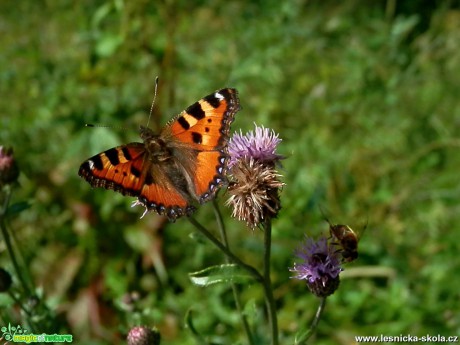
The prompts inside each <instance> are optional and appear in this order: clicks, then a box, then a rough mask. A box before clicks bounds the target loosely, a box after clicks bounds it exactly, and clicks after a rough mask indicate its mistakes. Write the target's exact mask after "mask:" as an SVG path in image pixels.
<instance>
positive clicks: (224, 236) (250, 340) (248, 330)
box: [212, 200, 254, 345]
mask: <svg viewBox="0 0 460 345" xmlns="http://www.w3.org/2000/svg"><path fill="white" fill-rule="evenodd" d="M212 204H213V208H214V214H215V216H216V220H217V227H218V228H219V231H220V237H221V241H222V242H223V243H224V245H225V247H227V249H229V250H230V246H229V243H228V238H227V231H226V229H225V223H224V222H223V219H222V214H221V213H220V209H219V205H218V204H217V202H216V201H215V200H213V202H212ZM225 261H226V262H227V263H231V260H230V259H229V257H228V256H225ZM230 286H231V288H232V292H233V299H234V300H235V305H236V309H237V310H238V313H239V314H240V318H241V323H242V324H243V328H244V331H245V333H246V337H247V339H248V343H249V344H251V345H253V344H254V337H253V335H252V332H251V328H250V327H249V323H248V319H247V318H246V315H245V314H244V311H243V308H242V306H241V301H240V295H239V292H238V287H237V286H236V284H235V283H233V282H231V283H230Z"/></svg>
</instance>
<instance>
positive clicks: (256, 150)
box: [228, 124, 283, 168]
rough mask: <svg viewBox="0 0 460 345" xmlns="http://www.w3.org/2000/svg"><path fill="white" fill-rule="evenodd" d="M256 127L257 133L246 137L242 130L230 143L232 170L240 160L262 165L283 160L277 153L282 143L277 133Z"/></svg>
mask: <svg viewBox="0 0 460 345" xmlns="http://www.w3.org/2000/svg"><path fill="white" fill-rule="evenodd" d="M254 125H255V131H254V132H253V131H250V132H248V133H247V134H246V135H243V133H242V132H241V130H240V133H239V134H238V133H235V134H234V135H233V136H232V137H231V138H230V141H229V143H228V153H229V155H230V160H229V162H228V166H229V167H230V168H231V167H232V166H233V165H235V164H236V163H237V162H238V161H239V160H241V159H244V158H247V159H250V158H252V159H254V160H255V161H258V162H260V163H276V162H278V161H279V160H281V159H283V156H281V155H279V154H277V153H276V148H277V146H278V144H279V143H280V142H281V139H280V138H279V137H278V134H277V133H275V131H274V130H273V129H272V130H270V129H269V128H265V127H264V126H262V127H258V126H257V125H256V124H254Z"/></svg>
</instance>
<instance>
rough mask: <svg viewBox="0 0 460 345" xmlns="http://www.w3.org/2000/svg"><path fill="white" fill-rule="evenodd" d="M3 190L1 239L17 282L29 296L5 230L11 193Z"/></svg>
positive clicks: (0, 212)
mask: <svg viewBox="0 0 460 345" xmlns="http://www.w3.org/2000/svg"><path fill="white" fill-rule="evenodd" d="M3 190H4V191H5V199H4V201H3V205H2V208H1V209H0V230H1V232H2V236H3V239H4V240H5V245H6V249H7V250H8V254H9V256H10V258H11V262H12V264H13V267H14V270H15V271H16V275H17V277H18V279H19V281H20V282H21V285H22V287H23V289H24V291H25V292H26V294H27V295H29V296H31V295H32V291H31V289H30V288H29V285H28V284H26V281H25V279H24V277H23V275H22V273H21V269H20V266H19V263H18V260H17V258H16V255H15V253H14V249H13V244H12V242H11V239H10V234H9V233H8V229H7V228H6V221H5V216H6V210H7V209H8V204H9V202H10V198H11V191H10V188H4V189H3Z"/></svg>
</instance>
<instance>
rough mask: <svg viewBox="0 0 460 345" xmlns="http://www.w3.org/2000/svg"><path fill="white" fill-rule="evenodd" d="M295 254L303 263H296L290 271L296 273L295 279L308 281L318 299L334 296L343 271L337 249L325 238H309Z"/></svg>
mask: <svg viewBox="0 0 460 345" xmlns="http://www.w3.org/2000/svg"><path fill="white" fill-rule="evenodd" d="M295 254H296V256H297V257H298V258H299V259H301V260H302V261H303V262H302V263H294V267H292V268H290V269H289V270H290V271H291V272H295V273H296V274H295V276H294V277H293V278H296V279H300V280H303V279H304V280H306V282H307V286H308V288H309V289H310V291H311V292H312V293H313V294H315V295H316V296H318V297H325V296H329V295H332V294H333V293H334V291H335V290H336V289H337V288H338V286H339V282H340V280H339V274H340V272H341V271H342V267H341V266H340V255H339V253H338V252H337V249H336V248H335V247H334V246H333V245H332V244H330V243H329V242H328V240H327V238H326V237H324V236H322V237H320V238H319V240H317V241H315V240H314V239H312V238H311V237H308V236H307V237H306V240H305V243H304V244H303V245H302V246H301V247H300V248H299V249H297V250H296V252H295Z"/></svg>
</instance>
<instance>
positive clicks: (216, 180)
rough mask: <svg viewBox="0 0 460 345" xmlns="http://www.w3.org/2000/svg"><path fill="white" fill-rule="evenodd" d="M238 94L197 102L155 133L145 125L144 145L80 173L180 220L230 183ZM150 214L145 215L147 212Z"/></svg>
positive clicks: (103, 157)
mask: <svg viewBox="0 0 460 345" xmlns="http://www.w3.org/2000/svg"><path fill="white" fill-rule="evenodd" d="M239 109H240V105H239V100H238V96H237V91H236V90H235V89H222V90H219V91H216V92H214V93H213V94H210V95H208V96H206V97H204V98H203V99H201V100H199V101H198V102H195V103H194V104H192V105H191V106H190V107H188V108H187V109H186V110H184V111H183V112H182V113H180V114H179V115H177V116H176V117H175V118H173V119H172V120H171V121H169V122H168V123H167V124H166V126H165V127H164V128H163V129H162V130H161V132H160V133H159V134H155V133H154V132H153V131H152V130H151V129H149V128H147V127H144V126H141V128H140V137H141V139H142V141H143V142H142V143H137V142H135V143H130V144H127V145H122V146H118V147H115V148H112V149H109V150H107V151H105V152H102V153H100V154H98V155H95V156H93V157H91V158H89V159H88V160H87V161H85V162H84V163H83V164H82V165H81V166H80V170H79V175H80V176H81V177H83V178H84V179H85V180H87V181H88V182H89V183H90V184H91V186H93V187H102V188H106V189H113V190H114V191H116V192H120V193H121V194H123V195H128V196H136V197H138V200H137V201H136V202H135V203H134V204H135V205H142V206H144V207H145V209H146V212H147V211H152V210H153V211H156V212H157V213H159V214H162V215H166V216H167V217H168V218H169V219H170V220H175V219H177V218H178V217H181V216H184V215H190V214H191V213H192V212H193V211H194V210H195V206H194V205H195V204H196V203H200V204H201V203H204V202H206V201H208V200H211V199H212V198H214V196H215V194H216V192H217V190H218V189H219V187H220V186H221V185H223V184H224V182H225V177H224V173H225V169H226V162H227V143H228V137H229V131H230V125H231V123H232V122H233V119H234V115H235V113H236V112H237V111H238V110H239ZM144 214H145V213H144Z"/></svg>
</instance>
